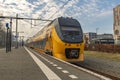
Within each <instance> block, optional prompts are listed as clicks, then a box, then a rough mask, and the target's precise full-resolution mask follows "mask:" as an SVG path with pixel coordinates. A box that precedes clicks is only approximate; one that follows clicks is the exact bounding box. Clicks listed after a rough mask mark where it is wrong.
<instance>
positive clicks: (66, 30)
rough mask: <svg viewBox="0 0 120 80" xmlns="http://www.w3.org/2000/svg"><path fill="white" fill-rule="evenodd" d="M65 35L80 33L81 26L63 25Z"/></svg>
mask: <svg viewBox="0 0 120 80" xmlns="http://www.w3.org/2000/svg"><path fill="white" fill-rule="evenodd" d="M61 30H62V34H63V36H65V35H80V28H79V27H65V26H62V27H61Z"/></svg>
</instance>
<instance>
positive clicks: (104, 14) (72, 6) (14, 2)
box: [0, 0, 120, 37]
mask: <svg viewBox="0 0 120 80" xmlns="http://www.w3.org/2000/svg"><path fill="white" fill-rule="evenodd" d="M119 4H120V0H0V14H3V15H4V16H13V17H15V16H16V14H18V16H19V17H26V18H36V19H37V18H42V19H50V20H53V19H55V18H57V17H60V16H63V17H72V18H75V19H77V20H78V21H79V22H80V24H81V27H82V29H83V32H84V33H87V32H96V29H98V30H97V33H99V34H103V33H112V34H113V8H114V7H116V6H117V5H119ZM6 22H9V20H6ZM31 22H32V24H33V25H32V26H31V25H30V24H31ZM48 23H49V22H43V21H28V20H20V21H19V28H18V29H19V30H18V31H24V34H23V35H24V36H26V37H31V36H33V35H34V34H36V33H37V32H38V31H39V30H40V29H41V28H42V27H44V26H45V25H46V24H48ZM14 30H15V20H13V31H14Z"/></svg>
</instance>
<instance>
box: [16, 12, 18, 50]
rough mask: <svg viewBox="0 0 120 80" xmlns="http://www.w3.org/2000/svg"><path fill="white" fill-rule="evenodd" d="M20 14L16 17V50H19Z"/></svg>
mask: <svg viewBox="0 0 120 80" xmlns="http://www.w3.org/2000/svg"><path fill="white" fill-rule="evenodd" d="M17 18H18V14H17V15H16V48H18V19H17Z"/></svg>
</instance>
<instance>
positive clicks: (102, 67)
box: [76, 55, 120, 78]
mask: <svg viewBox="0 0 120 80" xmlns="http://www.w3.org/2000/svg"><path fill="white" fill-rule="evenodd" d="M76 64H78V65H81V66H84V67H87V68H90V69H94V70H97V71H101V72H103V73H107V74H110V75H113V76H116V77H119V78H120V62H116V61H110V60H106V59H101V58H96V57H93V56H90V55H89V56H88V55H85V60H84V61H83V62H78V63H76Z"/></svg>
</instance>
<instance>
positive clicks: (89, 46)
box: [85, 44, 120, 53]
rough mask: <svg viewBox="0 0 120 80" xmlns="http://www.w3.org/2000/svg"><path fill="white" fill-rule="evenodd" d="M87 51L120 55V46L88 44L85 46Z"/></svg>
mask: <svg viewBox="0 0 120 80" xmlns="http://www.w3.org/2000/svg"><path fill="white" fill-rule="evenodd" d="M85 50H88V51H100V52H110V53H120V45H114V44H86V45H85Z"/></svg>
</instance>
